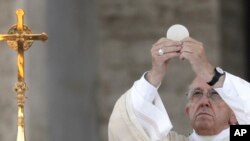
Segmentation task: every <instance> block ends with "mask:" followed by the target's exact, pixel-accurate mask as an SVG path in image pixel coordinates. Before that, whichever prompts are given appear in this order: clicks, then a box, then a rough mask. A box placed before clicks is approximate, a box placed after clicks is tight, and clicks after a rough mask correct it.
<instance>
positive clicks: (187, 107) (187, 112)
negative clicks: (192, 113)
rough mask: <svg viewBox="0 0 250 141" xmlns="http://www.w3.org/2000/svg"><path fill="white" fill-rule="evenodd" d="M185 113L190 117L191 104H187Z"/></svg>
mask: <svg viewBox="0 0 250 141" xmlns="http://www.w3.org/2000/svg"><path fill="white" fill-rule="evenodd" d="M185 114H186V116H187V117H189V104H187V105H186V106H185Z"/></svg>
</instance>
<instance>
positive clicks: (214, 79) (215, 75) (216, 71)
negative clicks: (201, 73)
mask: <svg viewBox="0 0 250 141" xmlns="http://www.w3.org/2000/svg"><path fill="white" fill-rule="evenodd" d="M213 72H214V73H213V76H212V78H211V79H210V81H209V82H207V84H208V85H210V86H215V84H218V82H220V83H221V82H222V83H223V82H224V79H223V78H222V77H223V76H224V75H225V72H224V71H223V70H222V69H221V68H220V67H216V68H214V70H213ZM221 78H222V79H221Z"/></svg>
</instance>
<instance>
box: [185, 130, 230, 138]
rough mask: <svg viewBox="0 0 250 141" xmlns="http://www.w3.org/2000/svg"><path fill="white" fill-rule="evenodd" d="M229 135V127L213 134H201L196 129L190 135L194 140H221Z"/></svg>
mask: <svg viewBox="0 0 250 141" xmlns="http://www.w3.org/2000/svg"><path fill="white" fill-rule="evenodd" d="M227 137H229V128H227V129H224V130H222V131H221V132H220V133H219V134H217V135H213V136H200V135H198V134H197V133H196V132H195V131H194V132H193V133H192V134H191V135H190V138H191V139H192V140H194V141H221V140H222V139H224V138H227Z"/></svg>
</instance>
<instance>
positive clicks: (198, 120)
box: [186, 78, 234, 135]
mask: <svg viewBox="0 0 250 141" xmlns="http://www.w3.org/2000/svg"><path fill="white" fill-rule="evenodd" d="M188 98H189V101H188V103H187V105H186V113H187V115H188V117H189V118H190V120H191V124H192V127H193V128H194V130H195V131H196V133H198V134H199V135H215V134H218V133H219V132H221V131H222V130H223V129H225V128H227V127H228V126H229V123H230V118H232V117H234V115H233V112H232V111H231V109H230V108H229V107H228V105H227V104H226V103H225V102H224V101H223V100H222V99H221V97H220V96H219V94H218V93H217V92H216V91H215V90H214V89H212V87H210V86H209V85H207V83H205V82H204V81H202V80H201V79H199V78H196V79H195V80H194V81H193V83H192V85H191V88H190V92H189V95H188Z"/></svg>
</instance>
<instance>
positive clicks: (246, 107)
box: [215, 72, 250, 124]
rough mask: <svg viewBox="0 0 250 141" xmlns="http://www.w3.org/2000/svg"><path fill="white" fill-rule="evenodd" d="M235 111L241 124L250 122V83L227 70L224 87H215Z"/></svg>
mask: <svg viewBox="0 0 250 141" xmlns="http://www.w3.org/2000/svg"><path fill="white" fill-rule="evenodd" d="M215 90H216V91H217V92H218V93H219V94H220V95H221V97H222V98H223V100H224V101H225V102H226V103H227V104H228V105H229V107H230V108H231V109H232V110H233V112H234V113H235V116H236V118H237V120H238V122H239V124H250V83H249V82H247V81H245V80H243V79H241V78H239V77H237V76H234V75H232V74H230V73H228V72H226V76H225V80H224V84H223V87H222V88H216V89H215Z"/></svg>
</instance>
